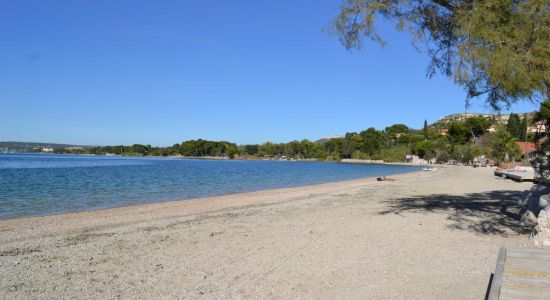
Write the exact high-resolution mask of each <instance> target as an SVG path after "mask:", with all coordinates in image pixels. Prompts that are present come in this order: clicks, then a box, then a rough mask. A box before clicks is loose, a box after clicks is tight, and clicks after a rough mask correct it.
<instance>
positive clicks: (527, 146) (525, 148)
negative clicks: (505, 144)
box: [516, 142, 537, 155]
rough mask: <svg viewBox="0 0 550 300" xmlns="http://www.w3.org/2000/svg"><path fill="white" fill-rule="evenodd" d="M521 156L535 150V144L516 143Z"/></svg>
mask: <svg viewBox="0 0 550 300" xmlns="http://www.w3.org/2000/svg"><path fill="white" fill-rule="evenodd" d="M516 145H518V147H519V150H520V151H521V154H522V155H526V154H529V153H531V152H534V151H535V150H537V144H536V143H533V142H516Z"/></svg>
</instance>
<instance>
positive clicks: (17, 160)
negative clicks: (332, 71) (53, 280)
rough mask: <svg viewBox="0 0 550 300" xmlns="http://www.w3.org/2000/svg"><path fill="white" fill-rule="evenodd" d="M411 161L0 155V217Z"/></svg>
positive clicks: (361, 174)
mask: <svg viewBox="0 0 550 300" xmlns="http://www.w3.org/2000/svg"><path fill="white" fill-rule="evenodd" d="M418 170H419V167H416V166H401V165H377V164H341V163H333V162H303V161H263V160H207V159H182V158H149V157H146V158H142V157H117V156H84V155H55V154H0V219H9V218H18V217H29V216H44V215H53V214H61V213H66V212H75V211H87V210H96V209H103V208H112V207H121V206H129V205H137V204H144V203H153V202H161V201H170V200H185V199H192V198H200V197H207V196H217V195H226V194H234V193H242V192H251V191H259V190H267V189H276V188H286V187H296V186H304V185H310V184H319V183H327V182H336V181H343V180H350V179H359V178H365V177H372V176H382V175H394V174H400V173H408V172H415V171H418Z"/></svg>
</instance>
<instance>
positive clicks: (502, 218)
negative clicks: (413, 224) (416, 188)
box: [379, 191, 531, 235]
mask: <svg viewBox="0 0 550 300" xmlns="http://www.w3.org/2000/svg"><path fill="white" fill-rule="evenodd" d="M526 195H527V192H520V191H492V192H487V193H472V194H467V195H447V194H433V195H425V196H416V197H410V198H397V199H391V200H388V201H386V204H387V205H388V209H387V210H385V211H382V212H379V214H382V215H384V214H392V213H393V214H400V213H402V212H414V213H446V214H448V215H449V216H448V218H447V219H448V220H450V221H452V223H451V224H450V225H449V227H450V228H452V229H458V230H466V231H471V232H474V233H477V234H485V235H494V234H498V235H507V234H510V233H517V234H526V233H530V232H531V228H527V227H524V226H521V224H520V221H519V220H520V216H519V214H518V212H519V210H520V208H519V206H518V201H519V200H521V199H522V198H524V197H525V196H526Z"/></svg>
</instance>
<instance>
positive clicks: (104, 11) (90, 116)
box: [0, 0, 537, 146]
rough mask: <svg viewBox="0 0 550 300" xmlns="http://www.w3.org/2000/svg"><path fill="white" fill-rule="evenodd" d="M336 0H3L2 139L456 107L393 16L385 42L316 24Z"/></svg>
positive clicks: (235, 135) (363, 119) (249, 131)
mask: <svg viewBox="0 0 550 300" xmlns="http://www.w3.org/2000/svg"><path fill="white" fill-rule="evenodd" d="M339 5H340V1H336V0H335V1H318V0H317V1H313V0H301V1H252V0H251V1H239V0H235V1H221V0H219V1H213V0H201V1H186V0H182V1H170V0H163V1H141V0H127V1H125V0H112V1H111V0H109V1H107V0H105V1H100V0H98V1H80V0H68V1H63V0H56V1H43V0H34V1H33V0H25V1H11V0H0V122H1V123H0V124H1V125H0V141H27V142H52V143H70V144H80V145H112V144H117V145H118V144H134V143H140V144H151V145H155V146H168V145H172V144H175V143H180V142H182V141H184V140H189V139H197V138H203V139H210V140H227V141H232V142H235V143H238V144H248V143H261V142H265V141H272V142H288V141H291V140H295V139H298V140H301V139H305V138H306V139H310V140H317V139H319V138H322V137H327V136H334V135H343V134H345V133H346V132H351V131H360V130H364V129H366V128H368V127H375V128H377V129H383V128H384V127H386V126H389V125H391V124H394V123H404V124H406V125H408V126H410V127H413V128H421V127H422V125H423V122H424V120H425V119H427V120H428V122H429V123H432V122H435V121H437V120H438V119H439V118H441V117H442V116H444V115H448V114H453V113H461V112H464V111H465V99H466V94H465V92H464V90H463V89H462V88H461V87H458V86H456V85H454V83H453V82H452V80H450V79H448V78H446V77H443V76H439V75H438V76H435V77H432V78H431V79H430V78H427V77H426V67H427V64H428V56H427V55H426V53H425V52H422V51H420V52H419V51H417V50H416V49H415V48H413V47H412V45H411V40H410V38H409V36H408V35H407V34H406V33H402V32H397V31H396V30H395V29H394V28H395V27H394V26H393V24H390V23H381V24H380V25H379V27H378V28H379V31H380V32H381V33H382V35H383V36H384V37H385V39H386V41H387V42H388V46H387V47H386V48H384V49H382V48H380V47H379V46H378V45H375V44H371V43H368V44H366V45H365V48H364V49H363V50H361V51H351V52H350V51H347V50H346V49H345V48H344V47H343V46H342V45H341V44H340V43H339V42H338V40H337V38H336V37H334V36H330V35H329V34H327V32H326V31H324V30H323V28H326V27H327V26H329V25H330V22H331V20H332V19H333V18H334V16H335V15H336V14H337V12H338V8H339ZM536 108H537V107H536V106H535V105H533V104H529V103H520V104H517V105H514V106H513V107H512V108H511V109H510V111H513V112H527V111H533V110H535V109H536ZM467 111H468V112H485V113H490V112H491V109H490V108H488V107H487V106H485V105H484V104H483V101H482V99H480V100H476V101H474V103H473V105H472V106H471V107H470V108H469V109H468V110H467ZM504 112H506V111H504Z"/></svg>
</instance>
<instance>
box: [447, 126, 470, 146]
mask: <svg viewBox="0 0 550 300" xmlns="http://www.w3.org/2000/svg"><path fill="white" fill-rule="evenodd" d="M447 129H448V134H449V135H448V138H449V141H450V142H451V144H464V143H466V141H467V138H466V136H467V134H468V129H467V128H466V126H464V124H463V123H461V122H451V123H449V125H448V127H447Z"/></svg>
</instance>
